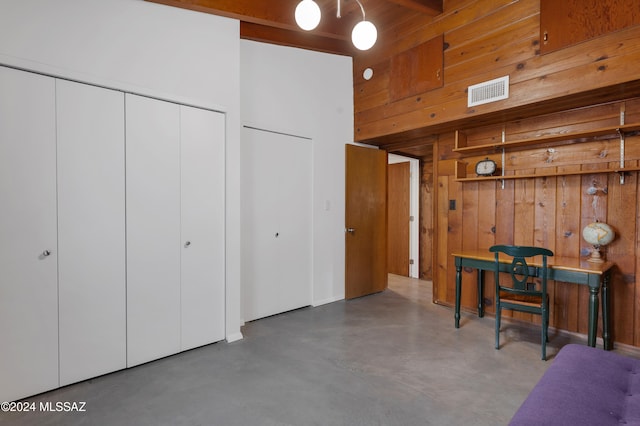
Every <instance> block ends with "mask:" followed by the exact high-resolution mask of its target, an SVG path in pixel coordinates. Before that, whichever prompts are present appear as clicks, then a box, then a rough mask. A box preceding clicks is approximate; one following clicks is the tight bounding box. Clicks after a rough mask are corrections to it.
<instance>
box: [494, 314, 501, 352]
mask: <svg viewBox="0 0 640 426" xmlns="http://www.w3.org/2000/svg"><path fill="white" fill-rule="evenodd" d="M501 311H502V307H501V306H500V304H497V305H496V344H495V347H496V349H500V314H501Z"/></svg>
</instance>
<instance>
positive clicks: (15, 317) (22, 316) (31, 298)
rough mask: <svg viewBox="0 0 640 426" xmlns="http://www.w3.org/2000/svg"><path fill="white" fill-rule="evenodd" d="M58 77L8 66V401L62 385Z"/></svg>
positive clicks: (0, 147)
mask: <svg viewBox="0 0 640 426" xmlns="http://www.w3.org/2000/svg"><path fill="white" fill-rule="evenodd" d="M55 137H56V127H55V81H54V79H52V78H49V77H43V76H39V75H36V74H30V73H26V72H22V71H17V70H12V69H8V68H2V67H0V200H2V201H1V203H2V214H1V215H0V274H1V275H0V336H1V337H0V339H1V343H0V401H11V400H15V399H18V398H21V397H24V396H28V395H33V394H36V393H40V392H43V391H46V390H49V389H53V388H55V387H57V386H58V280H57V259H58V252H57V246H56V140H55Z"/></svg>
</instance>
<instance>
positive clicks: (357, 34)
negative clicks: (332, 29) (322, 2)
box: [295, 0, 378, 50]
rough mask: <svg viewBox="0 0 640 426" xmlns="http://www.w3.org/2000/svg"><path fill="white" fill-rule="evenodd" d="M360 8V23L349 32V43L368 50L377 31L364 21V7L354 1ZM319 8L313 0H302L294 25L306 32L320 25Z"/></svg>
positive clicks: (373, 41) (297, 8) (376, 35)
mask: <svg viewBox="0 0 640 426" xmlns="http://www.w3.org/2000/svg"><path fill="white" fill-rule="evenodd" d="M355 1H356V3H358V5H359V6H360V10H361V11H362V21H360V22H358V23H357V24H356V26H355V27H353V31H352V32H351V41H352V42H353V45H354V46H355V47H356V48H357V49H359V50H369V49H371V47H373V45H374V44H376V40H377V39H378V30H377V29H376V26H375V25H373V23H371V22H370V21H367V20H366V17H365V13H364V7H363V6H362V3H360V0H355ZM320 16H321V13H320V7H319V6H318V4H317V3H316V2H315V1H313V0H302V1H301V2H300V3H298V6H297V7H296V12H295V17H296V23H297V24H298V26H299V27H300V28H302V29H303V30H306V31H311V30H313V29H314V28H316V27H317V26H318V24H319V23H320ZM337 17H338V18H340V17H341V16H340V0H338V13H337Z"/></svg>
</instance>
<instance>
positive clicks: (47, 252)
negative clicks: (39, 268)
mask: <svg viewBox="0 0 640 426" xmlns="http://www.w3.org/2000/svg"><path fill="white" fill-rule="evenodd" d="M50 254H51V252H50V251H49V250H45V251H43V252H42V255H43V256H44V257H47V256H49V255H50Z"/></svg>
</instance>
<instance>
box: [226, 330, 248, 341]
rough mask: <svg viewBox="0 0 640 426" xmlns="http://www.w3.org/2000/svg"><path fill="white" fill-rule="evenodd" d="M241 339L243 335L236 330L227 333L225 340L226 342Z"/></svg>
mask: <svg viewBox="0 0 640 426" xmlns="http://www.w3.org/2000/svg"><path fill="white" fill-rule="evenodd" d="M242 339H244V336H243V335H242V333H241V332H237V333H232V334H230V335H228V336H227V338H226V339H225V340H226V341H227V343H232V342H236V341H238V340H242Z"/></svg>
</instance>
